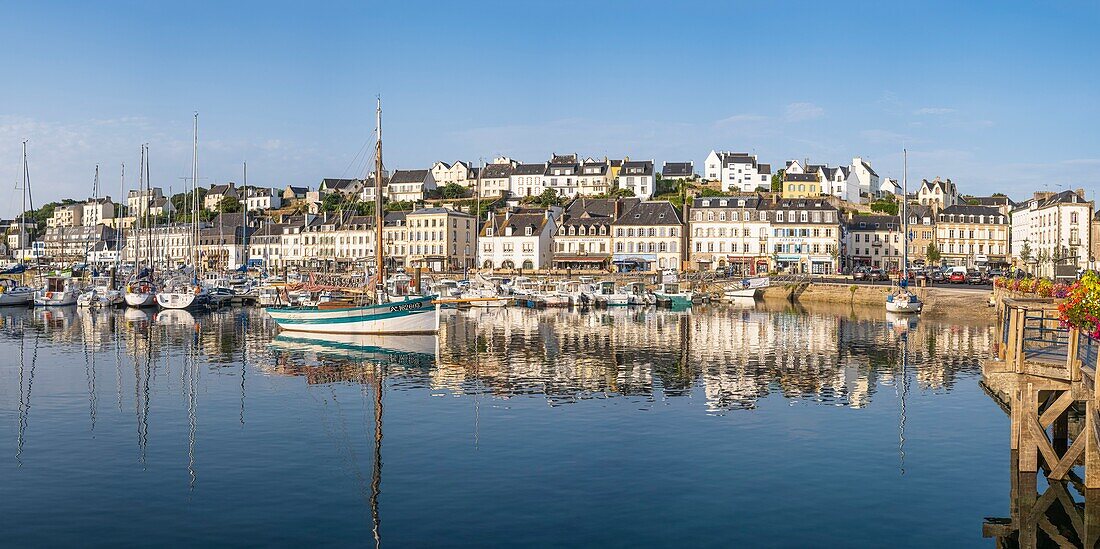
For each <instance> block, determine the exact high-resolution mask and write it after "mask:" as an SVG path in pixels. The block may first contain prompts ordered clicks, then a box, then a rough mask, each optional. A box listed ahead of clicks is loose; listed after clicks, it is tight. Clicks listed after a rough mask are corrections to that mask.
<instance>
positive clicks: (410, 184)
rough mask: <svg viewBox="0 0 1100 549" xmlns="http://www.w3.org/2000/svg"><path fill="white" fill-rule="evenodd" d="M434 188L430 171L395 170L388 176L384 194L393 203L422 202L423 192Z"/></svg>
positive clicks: (433, 180) (433, 179) (434, 183)
mask: <svg viewBox="0 0 1100 549" xmlns="http://www.w3.org/2000/svg"><path fill="white" fill-rule="evenodd" d="M435 188H436V182H435V177H434V176H433V175H432V171H431V170H396V171H394V172H393V175H391V176H390V182H389V185H387V186H386V189H385V192H386V193H388V195H389V199H390V200H392V201H394V202H418V201H420V200H424V192H425V191H429V190H432V189H435Z"/></svg>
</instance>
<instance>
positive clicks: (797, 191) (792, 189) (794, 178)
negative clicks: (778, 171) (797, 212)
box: [783, 171, 821, 198]
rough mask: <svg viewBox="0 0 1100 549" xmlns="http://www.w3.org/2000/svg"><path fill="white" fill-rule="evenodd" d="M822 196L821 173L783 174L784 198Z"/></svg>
mask: <svg viewBox="0 0 1100 549" xmlns="http://www.w3.org/2000/svg"><path fill="white" fill-rule="evenodd" d="M819 196H821V174H820V173H819V172H817V171H814V172H812V173H790V172H785V173H784V174H783V198H817V197H819Z"/></svg>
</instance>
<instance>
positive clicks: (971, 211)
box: [940, 204, 1008, 223]
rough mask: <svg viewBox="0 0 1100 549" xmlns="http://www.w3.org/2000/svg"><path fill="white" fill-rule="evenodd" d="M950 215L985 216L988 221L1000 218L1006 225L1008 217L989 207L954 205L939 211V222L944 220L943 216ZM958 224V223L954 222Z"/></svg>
mask: <svg viewBox="0 0 1100 549" xmlns="http://www.w3.org/2000/svg"><path fill="white" fill-rule="evenodd" d="M950 215H965V216H970V215H973V216H980V215H984V216H986V219H987V220H988V219H989V218H990V217H992V218H994V219H995V218H996V217H998V216H1000V217H1001V218H1002V221H1003V222H1004V223H1008V216H1007V215H1005V214H1002V213H1001V212H1000V211H999V210H997V208H990V207H989V206H972V205H969V204H955V205H954V206H948V207H946V208H944V209H943V210H941V211H940V220H944V219H945V216H950ZM956 222H958V221H956Z"/></svg>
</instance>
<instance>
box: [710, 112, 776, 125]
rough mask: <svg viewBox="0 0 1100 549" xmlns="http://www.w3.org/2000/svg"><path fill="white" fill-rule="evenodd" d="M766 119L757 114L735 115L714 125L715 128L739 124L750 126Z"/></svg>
mask: <svg viewBox="0 0 1100 549" xmlns="http://www.w3.org/2000/svg"><path fill="white" fill-rule="evenodd" d="M767 119H768V117H766V116H761V115H759V114H735V115H733V116H727V117H726V118H723V119H721V120H719V121H717V122H715V123H714V125H715V126H735V125H741V124H752V123H756V122H763V121H765V120H767Z"/></svg>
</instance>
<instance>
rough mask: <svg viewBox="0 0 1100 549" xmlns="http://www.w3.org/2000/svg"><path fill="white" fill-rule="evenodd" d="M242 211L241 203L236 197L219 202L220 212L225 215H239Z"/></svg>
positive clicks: (228, 197)
mask: <svg viewBox="0 0 1100 549" xmlns="http://www.w3.org/2000/svg"><path fill="white" fill-rule="evenodd" d="M242 209H244V208H242V207H241V201H240V200H238V199H237V197H235V196H227V197H225V198H223V199H222V200H221V202H218V211H219V212H224V213H237V212H240V211H241V210H242Z"/></svg>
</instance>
